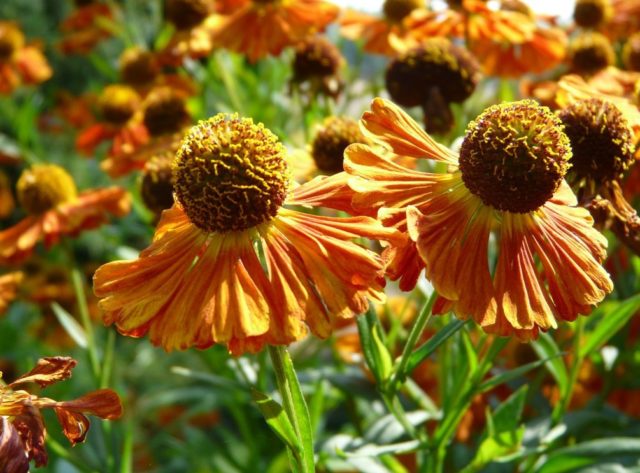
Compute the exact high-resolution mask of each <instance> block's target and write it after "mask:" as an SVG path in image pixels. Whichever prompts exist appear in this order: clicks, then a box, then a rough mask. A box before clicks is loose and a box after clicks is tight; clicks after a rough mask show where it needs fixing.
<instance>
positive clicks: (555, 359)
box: [531, 333, 569, 393]
mask: <svg viewBox="0 0 640 473" xmlns="http://www.w3.org/2000/svg"><path fill="white" fill-rule="evenodd" d="M531 346H532V347H533V349H534V350H535V352H536V353H537V354H538V357H540V359H541V360H545V363H544V364H545V367H546V368H547V370H549V373H551V376H553V379H555V380H556V383H558V387H559V388H560V392H562V393H564V392H566V390H567V387H568V385H569V375H568V374H567V368H566V366H565V365H564V362H563V360H562V358H561V357H560V355H561V354H562V352H561V351H560V348H558V345H556V342H555V341H554V340H553V338H552V337H551V335H549V334H548V333H541V334H540V338H538V340H536V341H534V342H531Z"/></svg>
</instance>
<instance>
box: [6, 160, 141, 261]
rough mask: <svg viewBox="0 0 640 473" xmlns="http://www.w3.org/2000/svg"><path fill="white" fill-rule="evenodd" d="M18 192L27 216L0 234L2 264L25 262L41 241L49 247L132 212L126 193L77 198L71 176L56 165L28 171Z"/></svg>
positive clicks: (108, 191)
mask: <svg viewBox="0 0 640 473" xmlns="http://www.w3.org/2000/svg"><path fill="white" fill-rule="evenodd" d="M17 190H18V200H19V202H20V204H21V205H22V208H23V209H24V210H25V211H26V212H27V214H28V215H27V217H25V218H24V219H23V220H22V221H20V222H19V223H17V224H16V225H14V226H13V227H11V228H8V229H6V230H3V231H1V232H0V264H7V263H18V262H20V261H23V260H25V259H26V258H28V257H29V256H30V255H31V253H32V252H33V249H34V247H35V245H36V243H37V242H38V241H39V240H40V239H43V240H44V244H45V246H46V247H50V246H51V245H53V244H55V243H57V242H58V241H59V240H60V237H61V236H66V235H70V236H74V235H77V234H78V233H80V232H81V231H82V230H88V229H91V228H95V227H98V226H99V225H101V224H102V223H104V222H105V221H106V219H107V215H108V214H113V215H116V216H123V215H126V214H127V213H128V212H129V210H130V201H129V196H128V194H127V193H126V191H125V190H124V189H121V188H119V187H110V188H107V189H92V190H87V191H84V192H82V193H80V194H78V193H77V190H76V186H75V183H74V182H73V179H72V178H71V176H69V174H67V172H66V171H65V170H64V169H62V168H61V167H59V166H56V165H54V164H40V165H34V166H32V167H31V168H30V169H27V170H25V171H24V172H23V173H22V176H20V179H19V180H18V184H17Z"/></svg>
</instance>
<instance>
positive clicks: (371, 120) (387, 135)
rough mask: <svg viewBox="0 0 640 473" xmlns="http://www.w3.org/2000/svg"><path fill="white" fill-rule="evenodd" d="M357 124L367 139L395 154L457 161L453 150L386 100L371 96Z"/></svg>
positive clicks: (446, 161)
mask: <svg viewBox="0 0 640 473" xmlns="http://www.w3.org/2000/svg"><path fill="white" fill-rule="evenodd" d="M360 123H361V125H362V131H363V132H364V133H365V134H366V135H367V136H368V137H369V138H371V139H372V140H373V141H375V142H378V143H381V144H383V145H387V146H388V147H390V148H391V149H392V150H393V152H394V153H396V154H399V155H401V156H411V157H414V158H427V159H433V160H435V161H442V162H445V163H448V164H453V165H456V164H457V163H458V157H457V155H456V154H455V153H453V152H452V151H451V150H449V149H448V148H447V147H445V146H443V145H441V144H439V143H436V142H435V141H434V140H433V139H432V138H431V137H430V136H429V135H428V134H427V133H426V132H425V131H424V130H423V129H422V127H421V126H420V125H418V124H417V123H416V122H415V120H413V118H411V117H410V116H409V115H407V114H406V113H405V112H404V111H403V110H402V109H400V108H399V107H398V106H397V105H395V104H394V103H392V102H389V101H388V100H385V99H382V98H379V97H378V98H376V99H374V100H373V102H372V103H371V111H367V112H364V114H363V115H362V119H361V121H360Z"/></svg>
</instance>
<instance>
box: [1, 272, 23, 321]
mask: <svg viewBox="0 0 640 473" xmlns="http://www.w3.org/2000/svg"><path fill="white" fill-rule="evenodd" d="M22 278H23V274H22V273H21V272H19V271H17V272H13V273H8V274H3V275H2V276H0V316H2V315H4V314H5V312H6V311H7V309H8V308H9V304H11V302H12V301H13V300H14V299H15V298H16V295H17V293H18V286H19V285H20V283H21V282H22Z"/></svg>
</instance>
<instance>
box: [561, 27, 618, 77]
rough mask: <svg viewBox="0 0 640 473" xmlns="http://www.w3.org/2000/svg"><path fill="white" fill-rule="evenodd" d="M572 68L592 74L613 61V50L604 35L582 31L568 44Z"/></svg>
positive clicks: (581, 72) (582, 72)
mask: <svg viewBox="0 0 640 473" xmlns="http://www.w3.org/2000/svg"><path fill="white" fill-rule="evenodd" d="M569 58H570V62H571V66H572V68H573V69H574V70H575V71H576V72H578V73H580V74H593V73H595V72H597V71H599V70H600V69H604V68H605V67H607V66H611V65H612V64H614V62H615V59H616V57H615V52H614V50H613V47H612V46H611V42H610V41H609V40H608V39H607V37H606V36H604V35H603V34H600V33H596V32H589V33H582V34H581V35H580V36H578V37H577V38H575V39H574V40H573V42H572V43H571V45H570V46H569Z"/></svg>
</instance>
